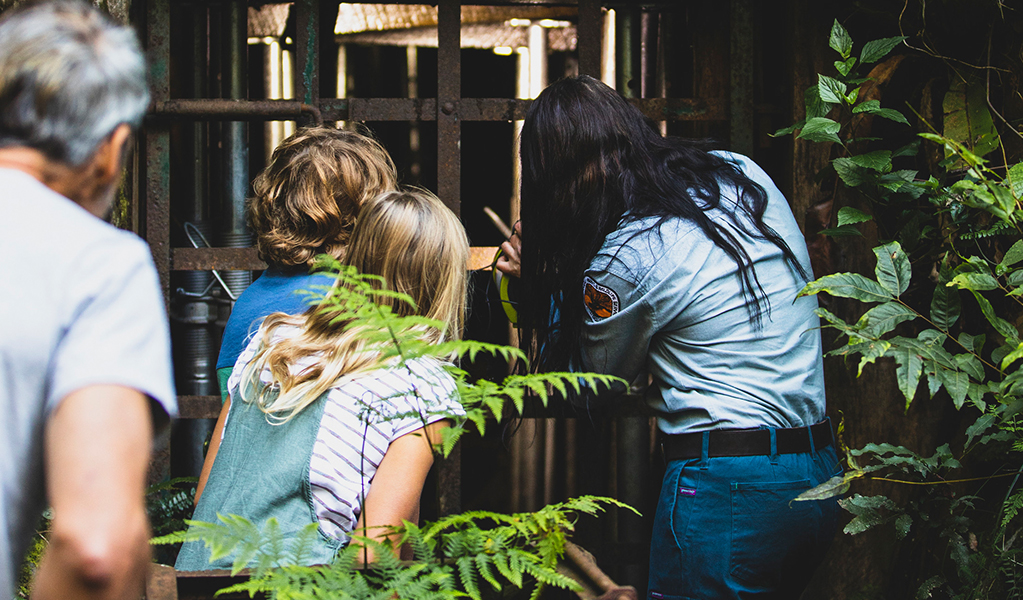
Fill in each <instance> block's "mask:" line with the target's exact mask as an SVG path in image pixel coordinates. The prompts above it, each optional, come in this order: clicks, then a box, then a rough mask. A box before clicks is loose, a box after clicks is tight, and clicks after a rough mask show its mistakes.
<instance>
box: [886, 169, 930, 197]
mask: <svg viewBox="0 0 1023 600" xmlns="http://www.w3.org/2000/svg"><path fill="white" fill-rule="evenodd" d="M916 175H917V171H911V170H899V171H892V172H891V173H885V174H884V175H882V176H881V178H880V179H879V180H878V185H880V186H881V187H883V188H886V189H889V190H891V191H893V192H906V193H908V194H914V193H916V190H919V189H920V188H918V187H917V186H916V185H914V184H915V182H914V180H915V178H916ZM918 195H919V194H918Z"/></svg>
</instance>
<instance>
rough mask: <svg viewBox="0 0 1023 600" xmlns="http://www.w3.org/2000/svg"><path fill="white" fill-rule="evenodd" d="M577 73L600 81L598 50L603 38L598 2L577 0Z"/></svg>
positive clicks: (602, 23)
mask: <svg viewBox="0 0 1023 600" xmlns="http://www.w3.org/2000/svg"><path fill="white" fill-rule="evenodd" d="M576 33H577V35H578V36H579V39H578V42H577V43H576V48H577V49H578V50H579V72H580V73H582V74H584V75H590V76H593V77H596V78H597V79H600V50H601V46H602V43H603V39H602V38H603V36H604V19H603V14H602V13H601V10H600V0H579V25H578V27H577V29H576Z"/></svg>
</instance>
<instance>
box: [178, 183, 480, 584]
mask: <svg viewBox="0 0 1023 600" xmlns="http://www.w3.org/2000/svg"><path fill="white" fill-rule="evenodd" d="M468 256H469V244H468V240H467V239H466V235H465V230H464V229H463V228H462V225H461V223H460V222H459V221H458V218H457V217H456V216H455V215H454V214H453V213H452V212H451V211H450V210H448V209H447V208H446V207H445V206H444V205H443V204H442V203H441V202H440V200H438V199H437V198H436V197H435V196H433V195H432V194H430V193H429V192H426V191H422V190H412V191H402V192H389V193H385V194H383V195H381V196H380V197H378V198H376V199H375V200H373V201H371V202H369V203H368V204H367V205H366V206H365V207H364V208H363V209H362V211H361V212H360V214H359V218H358V220H357V224H356V226H355V229H354V231H353V232H352V236H351V241H350V244H349V246H348V249H347V251H346V253H345V258H344V261H343V263H344V264H346V265H350V266H352V267H354V268H356V269H357V270H358V271H359V272H360V273H363V274H371V275H376V276H379V278H380V279H379V281H380V285H382V286H383V287H386V289H388V290H391V291H396V292H402V293H404V294H407V295H408V296H410V297H411V298H412V299H413V300H414V303H415V304H414V306H413V305H411V304H408V303H406V302H402V301H400V300H393V299H391V298H388V297H383V298H381V299H380V300H379V302H380V303H381V304H387V305H389V307H390V310H391V311H393V313H395V314H397V315H399V316H406V315H420V316H424V317H427V318H429V319H433V320H434V321H436V322H439V323H442V324H443V326H442V327H434V326H428V325H423V326H420V327H418V328H417V329H416V330H415V332H416V337H417V338H418V339H419V340H422V341H425V342H428V343H440V342H443V341H446V340H451V339H458V338H459V337H460V336H461V331H462V326H463V323H464V319H465V298H466V286H467V281H468V280H467V271H466V267H465V265H466V264H467V261H468ZM340 285H342V286H343V285H345V282H344V281H343V280H342V282H341V284H340ZM331 293H334V292H331ZM325 306H326V305H321V306H320V307H318V308H313V309H310V310H309V311H307V312H306V313H304V314H301V315H286V314H283V313H275V314H272V315H270V316H269V317H267V318H266V320H265V321H264V322H263V324H262V325H261V326H260V329H259V331H258V332H257V334H256V335H255V336H254V337H253V339H252V341H251V342H250V343H249V345H248V347H247V348H246V349H245V350H244V351H243V352H242V354H241V355H240V356H239V358H238V362H237V363H236V365H235V368H234V371H233V373H232V376H231V380H230V382H229V385H228V388H229V391H230V398H229V400H228V403H229V405H228V407H227V409H226V410H224V411H223V412H222V413H221V418H220V420H219V421H218V423H217V428H216V431H215V434H214V437H213V440H212V441H211V443H210V452H209V454H208V456H207V458H206V464H205V466H204V468H203V473H202V476H201V477H200V480H199V486H198V491H197V494H196V502H197V505H196V510H195V514H194V516H193V518H194V519H195V520H197V521H206V522H212V521H216V519H217V515H218V514H235V515H241V516H243V517H245V518H247V519H248V520H249V521H251V522H253V523H256V524H260V523H262V522H264V521H265V520H267V519H269V518H270V517H274V518H276V519H277V521H278V523H279V525H280V530H281V532H282V533H283V534H284V535H285V536H289V535H295V534H297V532H298V531H299V530H301V529H302V528H303V527H305V526H306V525H308V524H309V523H311V522H315V523H316V524H317V531H318V535H317V538H316V540H315V541H314V543H313V548H311V549H310V550H309V551H308V552H307V554H308V557H307V559H306V563H307V564H322V563H329V562H330V561H331V560H332V559H333V557H334V555H335V554H336V552H337V551H338V550H339V549H340V548H341V547H343V546H344V545H346V544H347V543H348V541H349V540H350V536H351V535H352V534H353V532H357V533H359V534H364V535H368V536H369V537H371V538H375V539H378V540H382V539H383V538H384V537H385V536H386V534H387V533H388V531H389V530H388V529H387V527H385V526H395V525H400V524H401V523H402V521H403V520H408V521H412V522H415V521H416V520H417V519H418V513H419V497H420V494H421V493H422V487H423V483H424V481H425V479H426V475H427V473H428V472H429V469H430V466H431V465H432V463H433V451H432V448H431V442H433V443H436V442H438V441H439V439H440V435H439V432H440V430H441V429H442V428H443V427H446V426H448V425H449V424H450V420H451V419H452V418H457V417H458V416H459V415H461V414H462V410H461V406H460V404H459V403H458V401H457V397H456V391H455V382H454V380H453V378H452V377H451V376H450V375H449V374H448V373H447V372H446V371H445V370H444V366H443V364H442V363H441V362H439V361H437V360H435V359H432V358H422V357H421V358H413V359H410V360H400V359H395V358H388V357H387V353H385V352H381V351H379V349H375V348H374V347H372V346H369V345H367V342H366V337H367V336H366V332H365V331H364V330H360V327H359V326H352V325H353V324H352V323H350V322H346V321H345V320H344V319H341V320H339V319H337V318H335V314H334V313H332V312H330V311H329V310H325V309H324V308H325ZM363 529H364V531H363ZM209 558H210V553H209V550H208V549H207V548H206V547H205V546H204V545H203V544H201V543H199V542H187V543H185V544H184V545H183V547H182V550H181V553H180V555H179V556H178V561H177V564H176V568H177V569H178V570H203V569H209V568H226V567H229V566H230V565H231V559H230V558H227V559H221V560H218V561H214V562H210V560H209Z"/></svg>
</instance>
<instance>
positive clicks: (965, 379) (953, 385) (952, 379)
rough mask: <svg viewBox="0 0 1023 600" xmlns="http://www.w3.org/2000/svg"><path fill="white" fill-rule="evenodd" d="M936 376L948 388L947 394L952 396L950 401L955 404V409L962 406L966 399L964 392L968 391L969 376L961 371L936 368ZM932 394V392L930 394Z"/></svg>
mask: <svg viewBox="0 0 1023 600" xmlns="http://www.w3.org/2000/svg"><path fill="white" fill-rule="evenodd" d="M937 371H938V378H939V379H941V383H942V385H944V386H945V389H946V390H948V395H949V396H952V403H953V404H954V405H955V407H956V410H959V409H960V408H962V407H963V403H964V402H965V401H966V394H967V393H968V392H969V391H970V378H969V376H967V374H966V373H964V372H963V371H954V370H951V369H940V368H939V369H938V370H937ZM931 395H932V396H933V395H934V394H933V393H932V394H931Z"/></svg>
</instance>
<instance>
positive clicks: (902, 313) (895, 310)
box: [856, 302, 917, 338]
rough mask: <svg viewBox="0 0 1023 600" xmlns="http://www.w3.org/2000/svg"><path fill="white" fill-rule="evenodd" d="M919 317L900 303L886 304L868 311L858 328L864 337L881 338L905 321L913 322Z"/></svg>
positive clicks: (861, 318) (857, 324)
mask: <svg viewBox="0 0 1023 600" xmlns="http://www.w3.org/2000/svg"><path fill="white" fill-rule="evenodd" d="M916 317H917V315H916V313H915V312H913V311H912V310H910V309H909V308H906V307H905V306H904V305H902V304H899V303H898V302H885V303H884V304H879V305H877V306H875V307H873V308H871V309H870V310H868V311H867V312H866V313H864V315H863V316H862V317H860V319H859V321H857V323H856V326H857V328H858V329H860V331H861V332H862V334H863V337H868V338H876V337H880V336H882V335H884V334H886V333H888V332H890V331H891V330H893V329H895V326H896V325H898V324H899V323H903V322H905V321H912V320H913V319H915V318H916Z"/></svg>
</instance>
